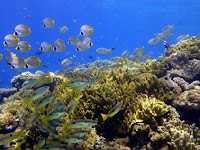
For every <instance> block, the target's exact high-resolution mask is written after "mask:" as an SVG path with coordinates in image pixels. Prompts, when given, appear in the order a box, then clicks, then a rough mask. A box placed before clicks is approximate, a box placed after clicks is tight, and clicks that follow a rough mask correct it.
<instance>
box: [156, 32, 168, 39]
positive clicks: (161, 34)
mask: <svg viewBox="0 0 200 150" xmlns="http://www.w3.org/2000/svg"><path fill="white" fill-rule="evenodd" d="M170 35H171V33H170V31H168V32H161V33H158V34H157V35H156V38H159V39H162V38H164V37H169V36H170Z"/></svg>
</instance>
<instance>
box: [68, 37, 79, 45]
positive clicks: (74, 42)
mask: <svg viewBox="0 0 200 150" xmlns="http://www.w3.org/2000/svg"><path fill="white" fill-rule="evenodd" d="M77 43H78V38H77V37H76V36H71V37H70V38H69V41H68V44H70V45H76V44H77Z"/></svg>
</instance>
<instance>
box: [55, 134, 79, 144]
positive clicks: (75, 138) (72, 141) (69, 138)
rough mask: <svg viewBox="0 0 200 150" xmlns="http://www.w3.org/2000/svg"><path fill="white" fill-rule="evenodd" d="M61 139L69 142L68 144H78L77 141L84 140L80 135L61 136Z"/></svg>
mask: <svg viewBox="0 0 200 150" xmlns="http://www.w3.org/2000/svg"><path fill="white" fill-rule="evenodd" d="M59 141H63V142H65V143H68V144H76V143H79V142H81V141H82V139H81V137H78V136H70V135H68V136H67V137H62V138H61V137H60V138H59Z"/></svg>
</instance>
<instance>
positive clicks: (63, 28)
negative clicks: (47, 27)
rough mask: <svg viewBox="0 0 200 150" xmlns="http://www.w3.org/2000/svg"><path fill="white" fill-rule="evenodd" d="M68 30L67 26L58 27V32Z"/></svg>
mask: <svg viewBox="0 0 200 150" xmlns="http://www.w3.org/2000/svg"><path fill="white" fill-rule="evenodd" d="M67 31H68V28H67V27H66V26H63V27H61V28H60V33H66V32H67Z"/></svg>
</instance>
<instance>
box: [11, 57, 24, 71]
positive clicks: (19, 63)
mask: <svg viewBox="0 0 200 150" xmlns="http://www.w3.org/2000/svg"><path fill="white" fill-rule="evenodd" d="M24 67H25V59H24V58H16V59H14V60H13V61H12V62H11V68H12V69H22V68H24Z"/></svg>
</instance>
